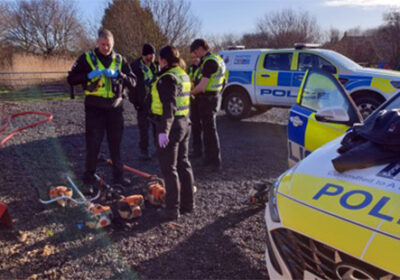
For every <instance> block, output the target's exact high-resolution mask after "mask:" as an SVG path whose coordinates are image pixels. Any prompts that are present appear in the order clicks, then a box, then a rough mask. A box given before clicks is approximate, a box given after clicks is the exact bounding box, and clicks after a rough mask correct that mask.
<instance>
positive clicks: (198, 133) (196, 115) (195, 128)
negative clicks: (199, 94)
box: [187, 52, 203, 158]
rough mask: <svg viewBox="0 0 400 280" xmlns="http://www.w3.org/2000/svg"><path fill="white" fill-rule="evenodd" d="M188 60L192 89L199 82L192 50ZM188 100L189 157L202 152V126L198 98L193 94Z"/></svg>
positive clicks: (197, 69)
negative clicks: (189, 62)
mask: <svg viewBox="0 0 400 280" xmlns="http://www.w3.org/2000/svg"><path fill="white" fill-rule="evenodd" d="M190 60H191V62H192V64H191V65H190V66H189V67H188V72H187V73H188V75H189V78H190V81H191V83H192V89H193V88H194V87H195V86H196V85H197V84H198V83H199V82H200V79H201V77H200V75H199V63H200V58H198V57H197V55H196V54H195V53H194V52H191V53H190ZM191 97H192V99H191V101H190V120H191V121H192V141H193V142H192V143H193V150H192V152H191V153H190V157H192V158H199V157H201V156H202V154H203V139H202V138H203V136H202V134H203V128H202V125H201V121H200V107H199V102H198V99H196V97H195V96H194V95H192V96H191Z"/></svg>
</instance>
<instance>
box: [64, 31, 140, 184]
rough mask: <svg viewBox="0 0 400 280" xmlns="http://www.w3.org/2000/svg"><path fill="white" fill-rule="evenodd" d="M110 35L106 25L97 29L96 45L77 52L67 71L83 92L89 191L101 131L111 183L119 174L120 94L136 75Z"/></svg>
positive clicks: (120, 179)
mask: <svg viewBox="0 0 400 280" xmlns="http://www.w3.org/2000/svg"><path fill="white" fill-rule="evenodd" d="M113 46H114V37H113V35H112V33H111V32H110V31H109V30H107V29H102V30H100V31H99V33H98V39H97V48H96V49H94V50H91V51H88V52H86V53H84V54H83V55H81V56H80V57H79V58H78V60H77V61H76V62H75V64H74V65H73V67H72V69H71V71H70V72H69V73H68V78H67V79H68V83H69V84H70V85H78V84H81V85H83V89H84V93H85V137H86V170H85V172H84V175H83V183H84V184H85V186H84V190H83V191H84V192H91V191H92V187H93V184H94V183H95V177H94V173H95V171H96V166H97V157H98V154H99V151H100V146H101V142H102V141H103V138H104V134H105V133H106V134H107V140H108V148H109V151H110V156H111V160H112V161H113V178H114V183H118V184H126V183H128V182H127V180H126V179H124V178H123V164H122V161H121V154H120V144H121V140H122V133H123V128H124V119H123V115H122V112H123V108H122V102H121V101H122V97H124V96H123V94H124V89H125V88H126V87H134V86H135V84H136V77H135V75H134V74H133V72H132V70H131V68H130V66H129V64H128V63H127V61H126V60H125V58H123V57H122V56H121V55H120V54H118V53H116V52H114V51H113Z"/></svg>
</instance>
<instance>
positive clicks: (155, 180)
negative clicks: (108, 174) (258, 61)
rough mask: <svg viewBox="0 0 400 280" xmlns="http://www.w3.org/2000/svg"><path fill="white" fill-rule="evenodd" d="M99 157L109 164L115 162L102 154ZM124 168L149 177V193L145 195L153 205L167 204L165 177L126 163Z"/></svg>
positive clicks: (147, 191) (146, 177) (147, 190)
mask: <svg viewBox="0 0 400 280" xmlns="http://www.w3.org/2000/svg"><path fill="white" fill-rule="evenodd" d="M99 159H100V160H102V161H105V162H106V163H107V164H109V165H112V164H113V163H112V160H111V159H106V158H105V157H104V156H100V158H99ZM123 169H124V170H125V171H128V172H130V173H132V174H135V175H138V176H140V177H143V178H145V179H148V180H149V181H148V182H147V189H146V193H147V194H146V195H145V197H146V200H148V201H149V202H150V203H151V204H152V205H154V206H157V207H158V206H164V205H165V195H166V190H165V187H164V186H165V183H164V180H163V179H161V178H159V177H158V176H157V175H151V174H149V173H146V172H143V171H140V170H138V169H135V168H133V167H130V166H127V165H124V166H123Z"/></svg>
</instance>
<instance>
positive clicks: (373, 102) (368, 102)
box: [354, 94, 383, 119]
mask: <svg viewBox="0 0 400 280" xmlns="http://www.w3.org/2000/svg"><path fill="white" fill-rule="evenodd" d="M354 103H355V104H356V106H357V109H358V110H359V112H360V114H361V116H362V117H363V119H365V118H366V117H368V116H369V115H370V114H371V113H372V112H373V111H375V110H376V108H378V107H379V105H381V104H382V103H383V101H382V100H381V99H379V98H377V97H376V96H372V95H368V94H362V95H359V96H356V97H355V98H354Z"/></svg>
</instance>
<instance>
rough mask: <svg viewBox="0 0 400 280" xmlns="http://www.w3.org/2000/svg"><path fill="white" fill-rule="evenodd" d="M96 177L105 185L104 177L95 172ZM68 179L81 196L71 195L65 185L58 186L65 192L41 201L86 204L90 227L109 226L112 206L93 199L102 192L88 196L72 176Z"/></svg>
mask: <svg viewBox="0 0 400 280" xmlns="http://www.w3.org/2000/svg"><path fill="white" fill-rule="evenodd" d="M95 178H96V180H97V181H99V183H100V184H103V185H104V183H103V182H102V181H103V179H102V178H101V177H100V176H99V175H97V174H95ZM67 180H68V182H69V183H70V184H71V186H72V187H73V189H74V190H75V191H76V193H77V194H78V196H79V198H73V197H72V195H71V196H70V192H69V191H68V190H66V189H68V188H67V187H65V186H61V187H63V188H58V189H62V190H63V192H62V193H60V195H59V196H56V197H54V198H52V199H50V200H43V199H41V198H39V201H40V202H41V203H43V204H51V203H53V202H58V201H71V202H74V203H75V204H77V205H84V206H86V211H87V212H88V214H89V217H90V219H89V221H88V222H86V225H87V226H88V227H90V228H103V227H107V226H109V225H110V224H111V221H112V218H113V215H112V211H111V208H110V207H109V206H104V205H101V204H98V203H93V201H95V200H97V199H98V198H100V196H101V194H102V192H101V191H100V190H99V191H98V192H97V194H96V195H95V196H94V197H92V198H86V197H85V196H84V195H83V194H82V192H81V191H80V190H79V188H78V186H77V185H76V184H75V183H74V181H73V180H72V179H71V177H69V176H67ZM36 191H37V192H38V195H39V191H38V190H36ZM53 193H54V192H53Z"/></svg>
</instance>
